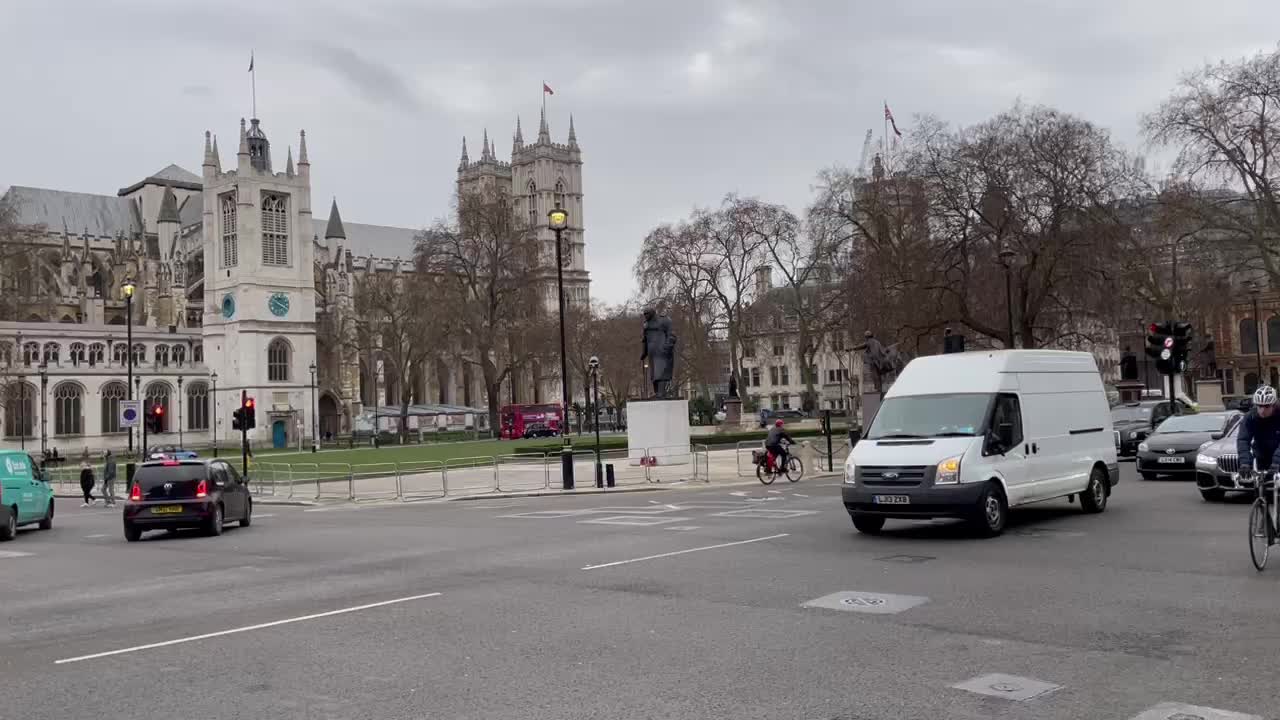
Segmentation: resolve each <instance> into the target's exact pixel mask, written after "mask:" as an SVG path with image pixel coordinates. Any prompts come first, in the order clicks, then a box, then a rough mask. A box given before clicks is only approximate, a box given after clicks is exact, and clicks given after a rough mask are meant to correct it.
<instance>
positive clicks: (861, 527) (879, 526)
mask: <svg viewBox="0 0 1280 720" xmlns="http://www.w3.org/2000/svg"><path fill="white" fill-rule="evenodd" d="M851 517H853V526H854V527H855V528H857V529H858V532H860V533H862V534H864V535H879V534H880V531H881V530H883V529H884V518H882V517H876V516H875V515H853V516H851Z"/></svg>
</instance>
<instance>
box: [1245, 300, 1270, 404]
mask: <svg viewBox="0 0 1280 720" xmlns="http://www.w3.org/2000/svg"><path fill="white" fill-rule="evenodd" d="M1248 287H1249V297H1251V298H1253V349H1254V351H1255V353H1254V354H1255V356H1256V359H1257V363H1258V385H1262V384H1264V383H1265V382H1266V379H1265V378H1264V377H1263V376H1264V375H1265V374H1266V373H1264V372H1263V368H1262V318H1261V317H1259V316H1260V314H1261V312H1260V311H1259V310H1258V296H1259V295H1261V294H1262V288H1260V287H1258V283H1256V282H1254V281H1252V280H1250V281H1249V286H1248ZM1255 387H1256V386H1255Z"/></svg>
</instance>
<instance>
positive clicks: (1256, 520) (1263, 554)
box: [1233, 470, 1280, 572]
mask: <svg viewBox="0 0 1280 720" xmlns="http://www.w3.org/2000/svg"><path fill="white" fill-rule="evenodd" d="M1233 479H1234V480H1236V482H1237V484H1239V481H1240V474H1239V473H1236V474H1235V476H1234V478H1233ZM1254 482H1255V483H1257V492H1258V497H1257V498H1256V499H1255V500H1254V501H1253V506H1252V507H1251V508H1249V557H1250V558H1251V559H1252V560H1253V566H1254V567H1255V568H1256V569H1257V570H1258V572H1262V571H1263V570H1264V569H1265V568H1266V567H1267V558H1268V556H1270V554H1271V546H1272V545H1275V544H1276V543H1277V540H1280V538H1278V537H1277V534H1278V533H1277V528H1280V483H1277V482H1276V473H1275V471H1274V470H1267V471H1265V472H1261V473H1257V474H1256V475H1255V476H1254ZM1268 485H1270V487H1269V488H1268ZM1268 491H1269V492H1270V494H1271V496H1270V498H1268V497H1267V493H1268ZM1268 506H1270V507H1268ZM1263 541H1265V542H1263Z"/></svg>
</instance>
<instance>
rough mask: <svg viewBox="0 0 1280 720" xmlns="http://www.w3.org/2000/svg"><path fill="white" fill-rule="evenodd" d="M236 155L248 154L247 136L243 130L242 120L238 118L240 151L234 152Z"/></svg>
mask: <svg viewBox="0 0 1280 720" xmlns="http://www.w3.org/2000/svg"><path fill="white" fill-rule="evenodd" d="M236 154H237V155H246V156H247V155H248V154H249V136H248V135H247V134H246V133H245V130H244V118H240V149H239V150H237V151H236Z"/></svg>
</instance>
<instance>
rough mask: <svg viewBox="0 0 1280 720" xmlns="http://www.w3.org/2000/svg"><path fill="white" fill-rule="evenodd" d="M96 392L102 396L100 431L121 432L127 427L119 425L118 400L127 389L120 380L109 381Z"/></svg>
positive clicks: (127, 393)
mask: <svg viewBox="0 0 1280 720" xmlns="http://www.w3.org/2000/svg"><path fill="white" fill-rule="evenodd" d="M116 347H120V348H123V347H124V346H123V345H117V346H116ZM123 356H124V353H121V357H123ZM98 394H99V395H101V396H102V432H103V433H104V434H105V433H122V432H124V431H125V430H127V429H128V428H122V427H120V401H122V400H124V399H125V398H127V397H128V396H129V389H128V388H127V387H125V385H124V383H122V382H110V383H107V384H106V385H103V386H102V390H101V391H100V392H99V393H98Z"/></svg>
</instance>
